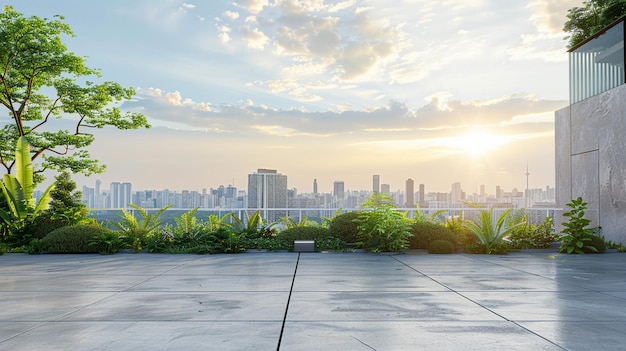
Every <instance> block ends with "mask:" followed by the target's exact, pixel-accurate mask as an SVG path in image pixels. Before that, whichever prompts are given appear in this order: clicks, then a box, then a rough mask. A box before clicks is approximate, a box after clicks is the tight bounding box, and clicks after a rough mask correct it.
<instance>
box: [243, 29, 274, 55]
mask: <svg viewBox="0 0 626 351" xmlns="http://www.w3.org/2000/svg"><path fill="white" fill-rule="evenodd" d="M242 34H243V40H244V41H245V42H246V43H247V45H248V47H249V48H251V49H256V50H263V49H264V48H265V46H266V45H267V44H268V43H269V41H270V39H269V38H268V37H267V36H266V35H265V34H263V32H261V31H259V30H258V29H257V28H254V29H247V28H245V29H243V30H242Z"/></svg>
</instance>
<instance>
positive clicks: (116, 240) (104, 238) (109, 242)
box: [89, 231, 124, 255]
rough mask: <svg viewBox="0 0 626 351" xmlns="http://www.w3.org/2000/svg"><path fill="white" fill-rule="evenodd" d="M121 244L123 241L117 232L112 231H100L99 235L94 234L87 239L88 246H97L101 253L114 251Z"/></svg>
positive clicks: (120, 246) (117, 249)
mask: <svg viewBox="0 0 626 351" xmlns="http://www.w3.org/2000/svg"><path fill="white" fill-rule="evenodd" d="M123 245H124V241H123V240H122V238H121V237H120V236H119V234H118V233H116V232H114V231H105V232H102V233H100V235H97V236H94V237H93V238H92V239H91V240H89V246H95V247H97V248H98V252H99V253H100V254H101V255H110V254H112V253H116V252H118V251H119V250H120V248H122V246H123Z"/></svg>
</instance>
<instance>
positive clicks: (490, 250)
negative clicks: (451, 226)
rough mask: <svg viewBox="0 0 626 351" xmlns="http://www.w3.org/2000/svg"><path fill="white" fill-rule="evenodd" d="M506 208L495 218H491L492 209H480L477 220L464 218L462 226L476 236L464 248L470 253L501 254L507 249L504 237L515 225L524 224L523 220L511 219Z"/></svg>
mask: <svg viewBox="0 0 626 351" xmlns="http://www.w3.org/2000/svg"><path fill="white" fill-rule="evenodd" d="M510 214H511V209H508V210H506V211H504V212H502V214H500V216H498V218H497V219H495V221H494V218H493V209H489V210H482V211H480V214H479V215H478V222H474V221H471V220H466V221H465V222H463V226H465V227H466V228H467V229H469V230H470V231H471V232H472V233H473V234H474V235H475V237H476V241H475V242H473V243H471V244H469V245H466V246H465V250H466V251H467V252H470V253H486V254H503V253H506V252H508V251H509V249H510V245H509V242H508V241H506V240H505V238H506V237H507V236H508V235H509V234H510V233H511V232H512V231H513V230H515V228H517V227H521V226H523V225H526V222H525V220H518V221H513V220H512V218H511V217H510Z"/></svg>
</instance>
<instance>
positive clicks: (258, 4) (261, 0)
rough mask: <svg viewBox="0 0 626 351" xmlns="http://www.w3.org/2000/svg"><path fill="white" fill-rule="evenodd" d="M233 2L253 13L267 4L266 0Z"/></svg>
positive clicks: (261, 9) (238, 0)
mask: <svg viewBox="0 0 626 351" xmlns="http://www.w3.org/2000/svg"><path fill="white" fill-rule="evenodd" d="M233 4H235V6H237V7H240V8H242V9H245V10H247V11H248V12H250V13H252V14H255V15H256V14H258V13H260V12H261V11H263V8H264V7H266V6H269V2H268V0H237V1H234V2H233Z"/></svg>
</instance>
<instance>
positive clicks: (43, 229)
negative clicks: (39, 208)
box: [26, 211, 72, 239]
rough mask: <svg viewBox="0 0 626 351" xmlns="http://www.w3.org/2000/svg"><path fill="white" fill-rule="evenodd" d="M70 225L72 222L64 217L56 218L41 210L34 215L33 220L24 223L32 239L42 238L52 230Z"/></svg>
mask: <svg viewBox="0 0 626 351" xmlns="http://www.w3.org/2000/svg"><path fill="white" fill-rule="evenodd" d="M69 225H72V222H71V221H70V220H69V219H66V218H56V217H54V215H53V214H52V213H51V212H49V211H46V212H43V213H42V214H40V215H39V216H37V217H35V218H34V219H33V221H32V222H31V223H29V224H27V225H26V230H27V231H28V233H29V234H30V237H31V238H32V239H43V238H44V237H45V236H46V235H48V234H50V233H52V231H54V230H56V229H59V228H63V227H67V226H69Z"/></svg>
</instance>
